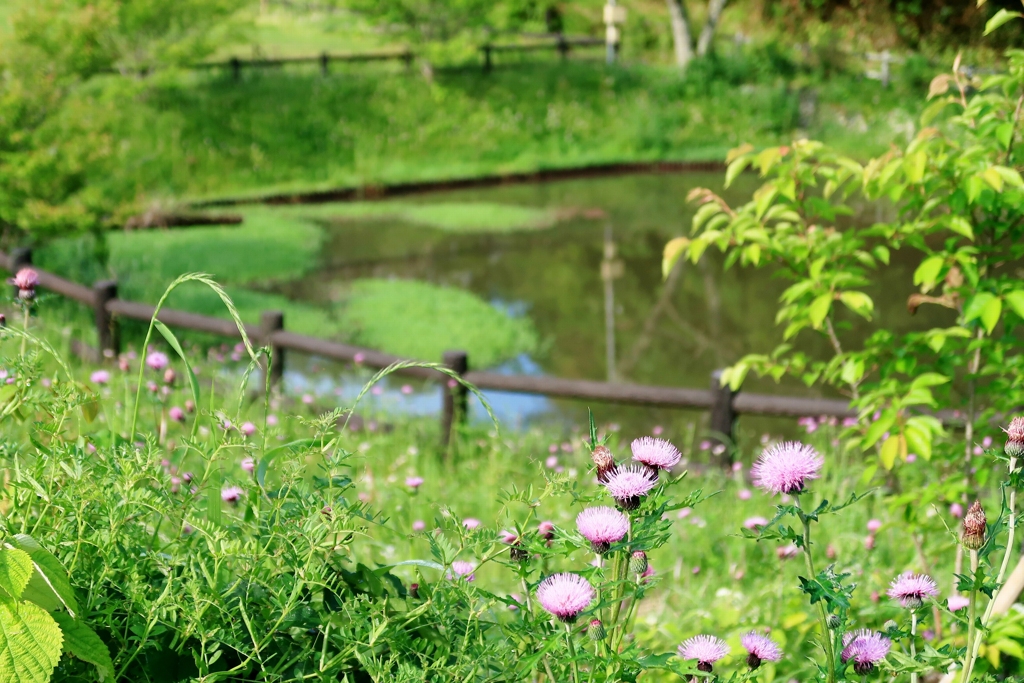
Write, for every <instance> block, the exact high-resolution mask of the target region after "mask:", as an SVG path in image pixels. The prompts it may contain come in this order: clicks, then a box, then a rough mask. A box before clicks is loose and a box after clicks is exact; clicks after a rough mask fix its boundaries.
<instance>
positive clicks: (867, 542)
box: [864, 534, 875, 550]
mask: <svg viewBox="0 0 1024 683" xmlns="http://www.w3.org/2000/svg"><path fill="white" fill-rule="evenodd" d="M874 549H875V537H874V536H872V535H871V534H868V535H867V536H865V537H864V550H874Z"/></svg>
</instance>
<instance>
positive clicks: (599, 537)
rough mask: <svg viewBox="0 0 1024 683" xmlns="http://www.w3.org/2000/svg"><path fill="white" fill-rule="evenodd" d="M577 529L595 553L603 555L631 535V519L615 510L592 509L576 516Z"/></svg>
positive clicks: (604, 507) (606, 508) (603, 507)
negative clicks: (614, 544)
mask: <svg viewBox="0 0 1024 683" xmlns="http://www.w3.org/2000/svg"><path fill="white" fill-rule="evenodd" d="M576 528H577V529H578V530H579V532H580V534H582V535H583V538H585V539H587V540H588V541H590V547H591V548H593V550H594V552H595V553H597V554H599V555H603V554H604V553H606V552H608V549H609V548H610V547H611V544H612V543H618V542H619V541H621V540H622V539H623V538H625V537H626V534H627V533H629V518H628V517H626V515H624V514H622V513H621V512H619V511H618V510H616V509H615V508H611V507H607V506H601V507H592V508H587V509H586V510H584V511H583V512H581V513H580V514H578V515H577V516H576Z"/></svg>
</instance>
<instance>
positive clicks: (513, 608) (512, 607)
mask: <svg viewBox="0 0 1024 683" xmlns="http://www.w3.org/2000/svg"><path fill="white" fill-rule="evenodd" d="M508 597H510V598H512V600H513V601H514V602H518V603H520V604H521V603H522V602H523V596H521V595H519V593H509V595H508ZM508 608H509V609H510V610H511V611H513V612H515V611H516V610H518V609H519V605H516V604H513V603H509V606H508Z"/></svg>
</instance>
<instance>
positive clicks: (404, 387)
mask: <svg viewBox="0 0 1024 683" xmlns="http://www.w3.org/2000/svg"><path fill="white" fill-rule="evenodd" d="M400 391H401V392H402V393H403V394H405V395H406V396H408V395H409V394H411V393H412V385H410V384H403V385H402V388H401V390H400Z"/></svg>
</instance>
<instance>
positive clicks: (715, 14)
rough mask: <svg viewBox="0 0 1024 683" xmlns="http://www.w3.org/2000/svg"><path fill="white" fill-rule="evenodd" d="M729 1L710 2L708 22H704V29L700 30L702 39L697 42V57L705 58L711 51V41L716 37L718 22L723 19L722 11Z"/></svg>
mask: <svg viewBox="0 0 1024 683" xmlns="http://www.w3.org/2000/svg"><path fill="white" fill-rule="evenodd" d="M726 2H727V0H709V2H708V20H707V21H705V22H704V28H702V29H701V30H700V38H699V39H698V40H697V55H698V56H700V57H704V56H705V55H707V53H708V51H709V50H710V49H711V40H712V39H713V38H714V37H715V29H716V28H717V27H718V20H719V19H721V18H722V11H723V10H724V9H725V3H726Z"/></svg>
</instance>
